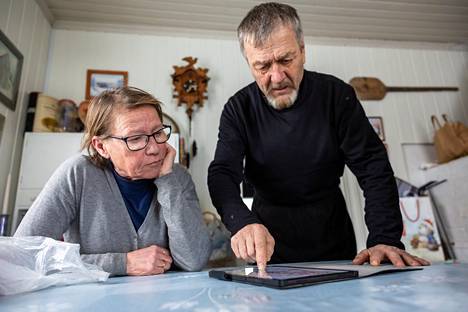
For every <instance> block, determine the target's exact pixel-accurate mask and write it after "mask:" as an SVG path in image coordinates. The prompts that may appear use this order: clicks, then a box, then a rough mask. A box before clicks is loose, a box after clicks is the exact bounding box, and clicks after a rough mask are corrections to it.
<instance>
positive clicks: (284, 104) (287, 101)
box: [266, 82, 297, 110]
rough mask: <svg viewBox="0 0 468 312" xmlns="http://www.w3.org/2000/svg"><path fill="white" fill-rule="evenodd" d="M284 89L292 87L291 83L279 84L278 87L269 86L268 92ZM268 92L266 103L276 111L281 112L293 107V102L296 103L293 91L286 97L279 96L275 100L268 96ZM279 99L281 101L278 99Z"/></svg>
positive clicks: (295, 94)
mask: <svg viewBox="0 0 468 312" xmlns="http://www.w3.org/2000/svg"><path fill="white" fill-rule="evenodd" d="M285 87H292V85H291V83H289V82H286V83H284V84H280V85H278V86H271V87H270V88H269V89H270V90H268V91H271V90H272V89H274V88H276V89H281V88H285ZM269 93H270V92H268V93H267V96H266V99H267V101H268V104H270V106H271V107H273V108H274V109H276V110H282V109H285V108H288V107H291V106H293V104H294V102H296V99H297V90H296V89H293V90H292V92H291V93H290V94H288V95H283V96H279V97H277V98H274V97H273V96H271V95H268V94H269ZM280 97H281V99H279V98H280Z"/></svg>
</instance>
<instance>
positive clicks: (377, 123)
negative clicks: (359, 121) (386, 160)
mask: <svg viewBox="0 0 468 312" xmlns="http://www.w3.org/2000/svg"><path fill="white" fill-rule="evenodd" d="M367 119H369V123H370V124H371V126H372V128H374V131H375V133H377V135H378V136H379V138H380V139H381V140H382V141H385V132H384V127H383V120H382V117H376V116H371V117H367Z"/></svg>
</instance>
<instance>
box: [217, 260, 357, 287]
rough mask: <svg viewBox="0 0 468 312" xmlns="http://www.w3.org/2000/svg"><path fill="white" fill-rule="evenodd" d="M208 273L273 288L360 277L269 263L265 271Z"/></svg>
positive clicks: (351, 274)
mask: <svg viewBox="0 0 468 312" xmlns="http://www.w3.org/2000/svg"><path fill="white" fill-rule="evenodd" d="M208 275H209V276H210V277H212V278H217V279H220V280H224V281H233V282H241V283H248V284H253V285H261V286H267V287H273V288H292V287H301V286H307V285H312V284H318V283H324V282H332V281H341V280H348V279H353V278H358V277H359V273H358V271H351V270H335V269H323V268H309V267H308V268H306V267H296V266H279V265H269V266H267V268H266V271H265V272H259V271H258V268H257V267H256V266H255V267H254V266H252V267H250V266H249V267H243V268H234V269H226V270H211V271H210V272H209V273H208Z"/></svg>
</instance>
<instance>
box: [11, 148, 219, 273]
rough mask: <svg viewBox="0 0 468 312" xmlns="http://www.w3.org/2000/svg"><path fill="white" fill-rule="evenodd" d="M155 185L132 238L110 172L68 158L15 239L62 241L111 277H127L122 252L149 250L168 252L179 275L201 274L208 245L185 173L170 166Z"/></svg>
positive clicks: (83, 160) (79, 158)
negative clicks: (184, 272)
mask: <svg viewBox="0 0 468 312" xmlns="http://www.w3.org/2000/svg"><path fill="white" fill-rule="evenodd" d="M155 184H156V186H157V191H156V195H157V196H154V197H153V201H152V203H151V207H150V209H149V211H148V214H147V216H146V218H145V220H144V222H143V224H142V225H141V226H140V228H139V229H138V232H137V231H135V228H134V226H133V224H132V221H131V219H130V216H129V214H128V212H127V208H126V206H125V203H124V200H123V197H122V195H121V193H120V190H119V187H118V186H117V182H116V181H115V178H114V176H113V175H112V172H111V171H110V169H100V168H98V167H96V166H95V165H93V164H92V163H91V162H90V161H89V160H88V158H87V156H83V155H79V156H75V157H72V158H70V159H68V160H67V161H65V162H64V163H63V164H62V165H61V166H60V167H59V168H58V169H57V170H56V171H55V172H54V174H53V175H52V177H51V178H50V179H49V181H48V182H47V183H46V185H45V187H44V189H43V190H42V191H41V193H40V194H39V196H38V197H37V199H36V200H35V201H34V203H33V204H32V206H31V208H30V209H29V210H28V212H27V213H26V215H25V216H24V218H23V220H22V222H21V224H20V226H19V227H18V229H17V231H16V233H15V236H36V235H39V236H47V237H52V238H54V239H61V238H62V235H63V238H64V240H65V241H66V242H71V243H77V244H80V253H81V257H82V260H83V261H85V262H88V263H93V264H97V265H99V266H101V267H102V268H103V269H104V270H105V271H107V272H110V273H111V274H112V275H126V273H127V270H126V268H127V263H126V262H127V256H126V253H127V252H130V251H133V250H136V249H140V248H144V247H148V246H150V245H158V246H161V247H164V248H168V249H169V250H170V252H171V255H172V258H173V260H174V264H176V265H177V266H178V267H180V268H181V269H183V270H187V271H197V270H200V269H202V268H203V267H204V265H205V264H206V262H207V260H208V257H209V255H210V251H211V244H210V240H209V237H208V232H207V229H206V227H205V225H204V223H203V220H202V215H201V210H200V206H199V203H198V198H197V194H196V192H195V186H194V184H193V182H192V179H191V177H190V175H189V173H188V172H187V171H186V170H185V169H183V168H182V167H181V166H179V165H177V164H175V165H174V167H173V171H172V173H170V174H168V175H165V176H163V177H161V178H158V179H156V180H155Z"/></svg>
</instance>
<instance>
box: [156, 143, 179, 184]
mask: <svg viewBox="0 0 468 312" xmlns="http://www.w3.org/2000/svg"><path fill="white" fill-rule="evenodd" d="M165 145H166V156H165V157H164V160H163V163H162V165H161V171H160V172H159V177H162V176H165V175H166V174H169V173H171V172H172V166H173V165H174V159H175V157H176V150H175V148H173V147H172V146H170V145H169V143H165Z"/></svg>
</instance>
